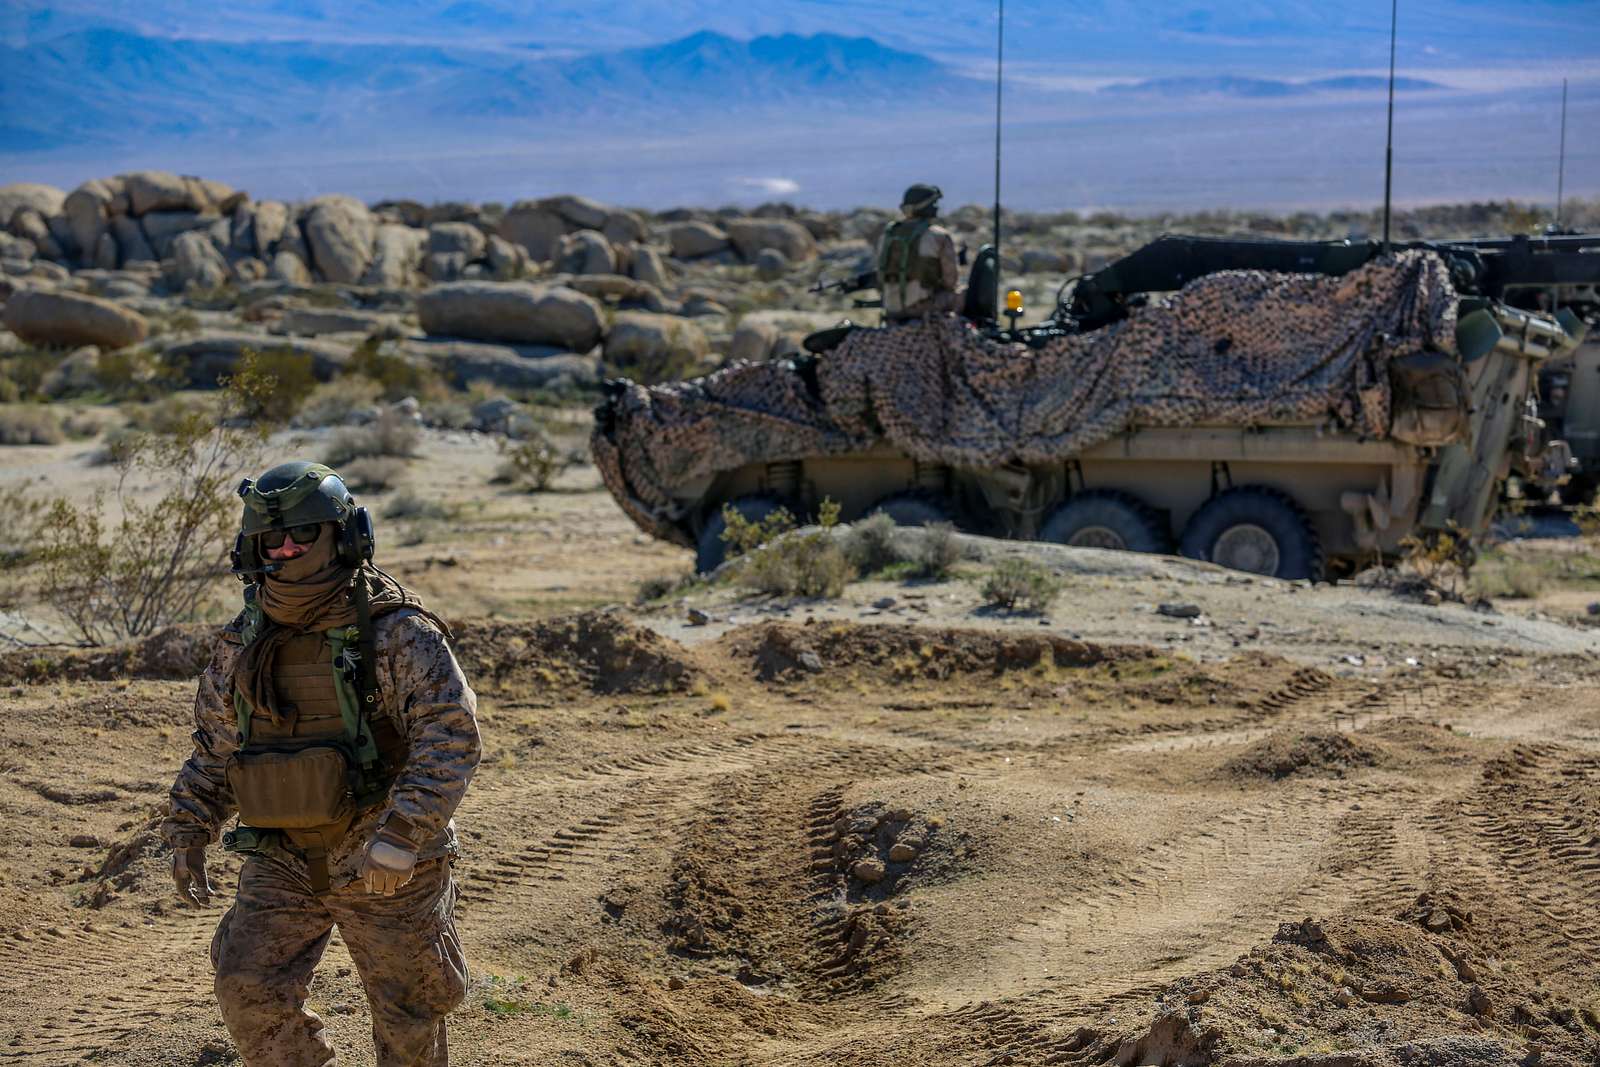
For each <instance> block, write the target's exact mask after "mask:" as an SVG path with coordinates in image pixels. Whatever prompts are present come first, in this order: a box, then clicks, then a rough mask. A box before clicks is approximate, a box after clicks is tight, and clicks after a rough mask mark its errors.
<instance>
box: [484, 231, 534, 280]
mask: <svg viewBox="0 0 1600 1067" xmlns="http://www.w3.org/2000/svg"><path fill="white" fill-rule="evenodd" d="M488 258H489V273H491V274H493V275H494V278H495V281H500V282H509V281H512V280H513V279H516V278H520V277H522V275H523V272H524V271H526V270H527V268H528V253H527V251H526V250H525V249H524V248H523V247H522V246H521V245H516V244H512V243H511V242H510V241H508V240H506V239H505V238H504V237H501V236H499V235H498V234H496V235H494V236H492V237H490V238H489V251H488Z"/></svg>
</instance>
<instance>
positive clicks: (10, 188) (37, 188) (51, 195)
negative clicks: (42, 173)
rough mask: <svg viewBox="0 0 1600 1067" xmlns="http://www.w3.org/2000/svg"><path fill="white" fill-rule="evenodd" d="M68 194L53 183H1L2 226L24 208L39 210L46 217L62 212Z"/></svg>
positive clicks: (0, 221) (0, 217)
mask: <svg viewBox="0 0 1600 1067" xmlns="http://www.w3.org/2000/svg"><path fill="white" fill-rule="evenodd" d="M66 200H67V194H66V193H65V192H63V191H62V190H60V189H57V188H56V187H55V186H53V185H40V184H39V183H38V182H13V183H11V184H10V185H0V228H4V227H6V226H9V225H10V224H11V217H12V216H13V215H15V214H16V213H17V212H18V211H21V210H22V209H23V208H28V209H30V210H33V211H37V212H38V213H39V214H40V215H41V216H43V217H44V218H49V217H50V216H51V215H59V214H61V209H62V206H63V205H64V204H65V203H66Z"/></svg>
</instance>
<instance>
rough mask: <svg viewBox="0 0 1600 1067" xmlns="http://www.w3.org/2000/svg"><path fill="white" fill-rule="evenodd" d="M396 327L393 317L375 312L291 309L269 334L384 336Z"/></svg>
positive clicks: (352, 309)
mask: <svg viewBox="0 0 1600 1067" xmlns="http://www.w3.org/2000/svg"><path fill="white" fill-rule="evenodd" d="M399 327H400V320H399V319H398V318H397V317H395V316H394V315H385V314H383V313H382V312H378V311H358V310H356V309H355V308H311V307H294V308H290V309H289V310H287V311H285V312H284V313H283V317H282V318H280V319H278V321H277V323H276V324H275V325H274V326H273V328H272V332H273V333H286V334H295V335H297V336H303V337H319V336H321V335H322V334H325V333H364V334H371V333H387V332H389V331H391V330H396V329H399Z"/></svg>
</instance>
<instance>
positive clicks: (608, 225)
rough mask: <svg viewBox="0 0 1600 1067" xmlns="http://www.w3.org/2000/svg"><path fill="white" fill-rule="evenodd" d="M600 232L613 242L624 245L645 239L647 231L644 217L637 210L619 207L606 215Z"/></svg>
mask: <svg viewBox="0 0 1600 1067" xmlns="http://www.w3.org/2000/svg"><path fill="white" fill-rule="evenodd" d="M600 232H601V233H602V234H604V235H605V239H606V240H608V241H610V242H611V243H612V244H614V245H623V244H633V243H634V242H636V241H643V240H644V237H645V233H646V232H647V231H646V228H645V224H644V219H642V218H640V217H639V215H638V213H637V212H633V211H627V210H623V209H618V210H616V211H613V212H611V213H610V214H609V215H607V216H606V221H605V224H604V225H602V226H601V227H600Z"/></svg>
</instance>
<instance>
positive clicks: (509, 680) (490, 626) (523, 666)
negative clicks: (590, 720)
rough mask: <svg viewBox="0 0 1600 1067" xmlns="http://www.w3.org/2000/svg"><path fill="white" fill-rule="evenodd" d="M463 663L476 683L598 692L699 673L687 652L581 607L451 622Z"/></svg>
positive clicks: (660, 689) (669, 687) (666, 685)
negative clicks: (535, 617) (534, 616)
mask: <svg viewBox="0 0 1600 1067" xmlns="http://www.w3.org/2000/svg"><path fill="white" fill-rule="evenodd" d="M453 628H454V630H455V642H454V647H455V651H456V656H457V658H458V659H459V660H460V661H461V666H462V669H463V670H464V671H465V672H466V674H467V677H468V678H470V679H472V681H473V684H474V685H476V686H479V687H480V688H481V687H485V686H487V685H489V684H495V685H507V684H527V685H532V686H535V687H540V686H542V687H549V686H559V687H581V688H585V689H588V690H591V691H593V692H597V693H664V692H675V691H678V690H682V689H685V688H687V687H688V686H689V684H690V683H691V682H692V681H693V680H694V678H695V677H696V675H697V670H696V668H695V667H694V666H693V665H692V663H691V662H690V660H689V658H688V655H687V654H686V653H685V652H684V650H683V649H682V648H681V647H680V646H679V645H677V644H676V643H674V642H673V641H671V640H669V639H668V638H665V637H661V636H660V635H658V634H656V633H654V632H652V631H650V630H646V629H644V628H642V627H639V626H635V625H633V624H632V623H630V622H628V621H627V620H625V619H623V618H622V617H621V616H618V615H612V614H608V613H606V612H601V611H590V612H584V613H583V614H581V615H568V616H562V617H560V618H555V619H547V620H544V621H542V622H536V623H526V622H521V623H509V622H508V623H502V622H489V621H483V620H465V621H462V622H459V623H455V624H453Z"/></svg>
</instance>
